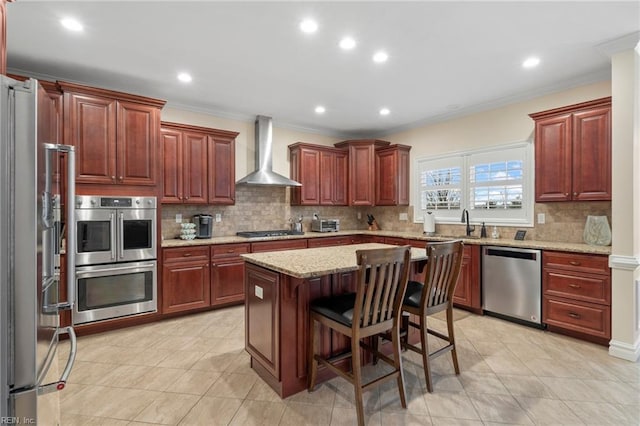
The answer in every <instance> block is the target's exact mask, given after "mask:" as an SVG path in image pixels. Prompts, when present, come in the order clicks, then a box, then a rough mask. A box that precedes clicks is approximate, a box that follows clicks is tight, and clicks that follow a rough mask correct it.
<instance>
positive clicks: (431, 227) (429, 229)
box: [422, 210, 436, 237]
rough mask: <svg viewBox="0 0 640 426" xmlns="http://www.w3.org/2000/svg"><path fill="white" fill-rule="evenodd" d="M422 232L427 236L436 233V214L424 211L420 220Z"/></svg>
mask: <svg viewBox="0 0 640 426" xmlns="http://www.w3.org/2000/svg"><path fill="white" fill-rule="evenodd" d="M422 229H423V234H424V235H426V236H428V237H433V236H434V235H435V234H436V215H435V214H433V212H430V211H426V210H425V212H424V216H423V222H422Z"/></svg>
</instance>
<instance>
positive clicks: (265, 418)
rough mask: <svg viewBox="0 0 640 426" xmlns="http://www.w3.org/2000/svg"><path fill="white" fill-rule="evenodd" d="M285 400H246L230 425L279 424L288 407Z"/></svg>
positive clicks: (258, 425)
mask: <svg viewBox="0 0 640 426" xmlns="http://www.w3.org/2000/svg"><path fill="white" fill-rule="evenodd" d="M286 407H287V406H286V404H285V403H284V402H270V401H251V400H245V401H244V402H243V403H242V405H241V406H240V408H238V411H237V412H236V415H235V416H234V417H233V419H232V420H231V423H229V424H230V425H246V426H263V425H277V424H279V423H280V419H281V418H282V414H283V413H284V410H285V408H286Z"/></svg>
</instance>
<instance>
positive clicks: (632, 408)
mask: <svg viewBox="0 0 640 426" xmlns="http://www.w3.org/2000/svg"><path fill="white" fill-rule="evenodd" d="M613 405H614V407H616V408H617V409H618V410H619V411H620V412H622V413H623V414H624V415H625V416H626V417H627V423H628V424H631V425H640V405H621V404H613Z"/></svg>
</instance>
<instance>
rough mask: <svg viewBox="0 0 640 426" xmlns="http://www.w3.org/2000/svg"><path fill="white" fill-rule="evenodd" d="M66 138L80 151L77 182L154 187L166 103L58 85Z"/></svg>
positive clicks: (74, 86)
mask: <svg viewBox="0 0 640 426" xmlns="http://www.w3.org/2000/svg"><path fill="white" fill-rule="evenodd" d="M58 84H59V86H60V87H61V88H62V91H63V93H64V137H65V140H66V143H67V144H68V145H73V146H75V147H77V154H76V156H77V157H76V182H77V183H79V184H100V185H103V184H107V185H113V184H122V185H134V186H154V185H156V182H157V145H158V137H159V132H160V109H161V108H162V106H163V105H164V101H160V100H156V99H150V98H144V97H141V96H135V95H129V94H126V93H120V92H113V91H109V90H103V89H97V88H92V87H87V86H81V85H77V84H73V83H66V82H58Z"/></svg>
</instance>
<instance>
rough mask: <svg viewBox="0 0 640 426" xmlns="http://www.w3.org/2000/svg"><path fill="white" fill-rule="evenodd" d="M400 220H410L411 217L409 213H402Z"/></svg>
mask: <svg viewBox="0 0 640 426" xmlns="http://www.w3.org/2000/svg"><path fill="white" fill-rule="evenodd" d="M400 220H409V215H408V214H407V213H400Z"/></svg>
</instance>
